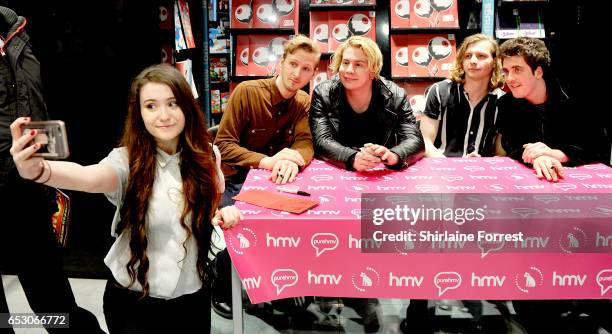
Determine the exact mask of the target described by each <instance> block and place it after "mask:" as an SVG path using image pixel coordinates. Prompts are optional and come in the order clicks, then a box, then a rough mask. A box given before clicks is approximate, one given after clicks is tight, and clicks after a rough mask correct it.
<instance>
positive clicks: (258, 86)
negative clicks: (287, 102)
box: [234, 79, 271, 93]
mask: <svg viewBox="0 0 612 334" xmlns="http://www.w3.org/2000/svg"><path fill="white" fill-rule="evenodd" d="M270 82H271V81H270V79H256V80H246V81H243V82H241V83H239V84H238V86H236V88H234V91H235V92H249V93H251V92H257V91H262V90H265V89H268V88H269V87H270Z"/></svg>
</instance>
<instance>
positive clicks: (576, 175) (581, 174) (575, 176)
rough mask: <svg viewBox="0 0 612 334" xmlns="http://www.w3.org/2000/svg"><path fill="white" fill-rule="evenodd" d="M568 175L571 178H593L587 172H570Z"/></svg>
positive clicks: (582, 179) (581, 179)
mask: <svg viewBox="0 0 612 334" xmlns="http://www.w3.org/2000/svg"><path fill="white" fill-rule="evenodd" d="M567 176H568V177H570V178H572V179H578V180H580V181H584V180H586V179H591V178H593V176H591V175H589V174H583V173H570V174H568V175H567Z"/></svg>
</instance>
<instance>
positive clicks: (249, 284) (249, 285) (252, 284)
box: [242, 276, 261, 290]
mask: <svg viewBox="0 0 612 334" xmlns="http://www.w3.org/2000/svg"><path fill="white" fill-rule="evenodd" d="M260 284H261V276H257V278H255V277H247V278H245V279H243V280H242V286H244V288H245V289H247V290H252V289H258V288H259V285H260Z"/></svg>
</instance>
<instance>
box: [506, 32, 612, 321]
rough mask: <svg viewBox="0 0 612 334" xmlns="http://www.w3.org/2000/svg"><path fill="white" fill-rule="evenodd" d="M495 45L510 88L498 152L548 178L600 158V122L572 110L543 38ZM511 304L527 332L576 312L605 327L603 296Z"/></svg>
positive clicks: (603, 151) (603, 148) (603, 143)
mask: <svg viewBox="0 0 612 334" xmlns="http://www.w3.org/2000/svg"><path fill="white" fill-rule="evenodd" d="M500 49H501V51H500V56H501V58H502V66H503V71H504V74H505V76H506V84H507V85H508V88H509V89H510V91H511V92H512V94H506V95H505V96H503V97H502V98H501V99H500V101H499V108H500V123H501V127H500V133H501V144H502V146H503V150H505V152H507V153H508V155H509V156H510V157H512V158H513V159H516V160H521V161H523V162H524V163H527V164H531V165H533V168H534V170H535V171H536V173H537V175H538V177H540V178H546V179H547V180H548V181H557V180H558V179H559V178H560V177H563V175H564V171H563V165H579V164H585V163H590V162H593V161H596V160H602V157H604V156H606V155H607V154H608V152H607V150H609V147H608V146H607V145H609V143H610V142H609V139H607V140H606V139H605V130H604V126H606V125H605V124H599V123H598V122H597V120H595V121H593V120H592V119H591V118H589V117H583V116H582V115H579V114H578V113H579V112H580V111H582V108H581V107H583V106H584V104H580V103H579V102H578V101H575V100H574V99H572V98H571V97H570V96H569V95H568V94H567V93H566V92H565V91H564V90H563V89H562V87H561V86H560V84H559V82H558V80H557V79H556V78H555V77H554V73H553V72H552V71H551V67H550V63H551V59H550V53H549V51H548V49H547V48H546V45H545V44H544V42H543V41H541V40H538V39H534V38H527V37H520V38H516V39H511V40H507V41H506V42H504V43H503V44H502V45H501V46H500ZM587 121H588V122H589V123H588V125H587V123H586V122H587ZM600 123H601V122H600ZM608 126H609V125H608ZM497 149H498V150H499V151H503V150H502V149H501V148H500V147H498V148H497ZM502 153H503V152H502ZM513 306H514V309H515V310H516V313H517V317H518V318H519V319H520V321H521V323H522V324H523V325H524V327H525V328H526V329H527V332H528V333H544V332H546V333H558V332H562V331H563V330H565V329H566V327H567V321H568V318H576V319H579V318H580V317H581V314H582V313H585V314H588V315H589V316H591V317H593V318H595V319H596V321H598V322H599V323H600V324H602V325H604V326H610V320H609V318H610V317H609V314H611V309H612V304H610V303H609V301H606V300H603V301H595V300H592V301H579V300H573V301H572V300H539V301H535V300H521V301H513ZM564 319H565V320H564ZM561 320H564V321H565V322H563V321H561ZM579 332H580V333H587V331H586V330H580V331H579ZM596 332H597V330H596V329H594V330H592V331H590V332H589V333H596Z"/></svg>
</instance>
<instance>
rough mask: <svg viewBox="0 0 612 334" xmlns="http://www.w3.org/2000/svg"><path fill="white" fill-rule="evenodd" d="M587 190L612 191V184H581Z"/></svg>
mask: <svg viewBox="0 0 612 334" xmlns="http://www.w3.org/2000/svg"><path fill="white" fill-rule="evenodd" d="M581 184H582V186H583V187H585V188H587V189H612V184H604V183H581Z"/></svg>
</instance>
